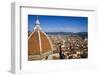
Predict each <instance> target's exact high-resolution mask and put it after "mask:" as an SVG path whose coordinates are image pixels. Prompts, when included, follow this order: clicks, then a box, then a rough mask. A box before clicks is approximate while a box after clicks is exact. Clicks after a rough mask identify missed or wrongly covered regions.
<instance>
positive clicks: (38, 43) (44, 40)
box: [28, 17, 52, 60]
mask: <svg viewBox="0 0 100 76" xmlns="http://www.w3.org/2000/svg"><path fill="white" fill-rule="evenodd" d="M51 54H52V44H51V41H50V39H49V37H48V36H47V35H46V33H45V32H43V31H42V30H41V28H40V22H39V20H38V17H37V20H36V24H35V27H34V31H32V33H31V34H30V35H29V37H28V55H29V60H40V59H43V58H46V57H48V56H49V55H51Z"/></svg>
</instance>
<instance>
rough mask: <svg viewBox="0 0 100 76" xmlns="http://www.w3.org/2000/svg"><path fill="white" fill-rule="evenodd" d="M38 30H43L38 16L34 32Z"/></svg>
mask: <svg viewBox="0 0 100 76" xmlns="http://www.w3.org/2000/svg"><path fill="white" fill-rule="evenodd" d="M36 29H39V30H41V28H40V21H39V17H38V16H37V17H36V22H35V28H34V30H36Z"/></svg>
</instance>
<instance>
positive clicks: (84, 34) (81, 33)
mask: <svg viewBox="0 0 100 76" xmlns="http://www.w3.org/2000/svg"><path fill="white" fill-rule="evenodd" d="M46 34H48V35H78V36H80V37H82V38H87V37H88V33H87V32H77V33H73V32H46Z"/></svg>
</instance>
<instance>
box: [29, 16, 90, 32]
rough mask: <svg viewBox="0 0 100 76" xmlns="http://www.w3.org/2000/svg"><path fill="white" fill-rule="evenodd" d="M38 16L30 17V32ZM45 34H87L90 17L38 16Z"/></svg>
mask: <svg viewBox="0 0 100 76" xmlns="http://www.w3.org/2000/svg"><path fill="white" fill-rule="evenodd" d="M36 16H37V15H28V31H32V30H33V29H34V27H35V21H36V18H37V17H36ZM38 17H39V21H40V23H41V25H40V26H41V28H42V30H43V31H44V32H87V31H88V17H74V16H43V15H38Z"/></svg>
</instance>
